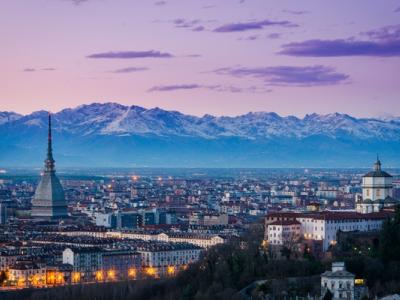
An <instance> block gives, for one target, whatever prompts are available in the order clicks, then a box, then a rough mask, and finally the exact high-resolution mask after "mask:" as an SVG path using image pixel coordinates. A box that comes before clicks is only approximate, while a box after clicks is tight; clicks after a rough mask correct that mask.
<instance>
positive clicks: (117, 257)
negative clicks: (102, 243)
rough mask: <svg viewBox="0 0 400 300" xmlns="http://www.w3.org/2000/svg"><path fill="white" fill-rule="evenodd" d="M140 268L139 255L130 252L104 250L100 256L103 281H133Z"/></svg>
mask: <svg viewBox="0 0 400 300" xmlns="http://www.w3.org/2000/svg"><path fill="white" fill-rule="evenodd" d="M140 268H141V261H140V254H139V253H138V252H135V251H131V250H108V251H107V250H106V251H104V252H103V254H102V272H103V278H104V279H105V280H122V279H135V278H137V276H138V275H139V272H140Z"/></svg>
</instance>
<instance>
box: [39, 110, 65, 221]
mask: <svg viewBox="0 0 400 300" xmlns="http://www.w3.org/2000/svg"><path fill="white" fill-rule="evenodd" d="M48 122H49V123H48V126H49V127H48V138H47V157H46V160H45V161H44V162H45V167H44V170H43V175H42V178H41V179H40V182H39V185H38V186H37V188H36V192H35V195H34V197H33V200H32V212H31V216H32V217H35V218H65V217H68V212H67V204H66V202H65V195H64V190H63V187H62V186H61V183H60V180H59V179H58V177H57V175H56V171H55V168H54V163H55V161H54V159H53V149H52V136H51V115H50V114H49V121H48Z"/></svg>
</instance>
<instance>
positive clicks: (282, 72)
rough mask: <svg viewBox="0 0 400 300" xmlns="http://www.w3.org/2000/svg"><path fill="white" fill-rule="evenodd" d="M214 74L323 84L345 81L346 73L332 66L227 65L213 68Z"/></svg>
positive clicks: (276, 82)
mask: <svg viewBox="0 0 400 300" xmlns="http://www.w3.org/2000/svg"><path fill="white" fill-rule="evenodd" d="M214 72H215V73H216V74H220V75H230V76H234V77H241V78H242V77H254V78H259V79H261V80H262V81H264V82H265V83H266V84H267V85H270V86H323V85H335V84H340V83H344V82H346V80H347V79H348V78H349V76H348V75H346V74H343V73H338V72H336V71H335V70H334V69H333V68H330V67H326V66H321V65H316V66H305V67H295V66H275V67H255V68H246V67H241V66H239V67H228V68H220V69H217V70H214Z"/></svg>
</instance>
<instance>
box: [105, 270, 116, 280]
mask: <svg viewBox="0 0 400 300" xmlns="http://www.w3.org/2000/svg"><path fill="white" fill-rule="evenodd" d="M107 278H108V279H111V280H114V279H115V271H114V270H109V271H108V272H107Z"/></svg>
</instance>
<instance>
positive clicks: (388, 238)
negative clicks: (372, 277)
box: [380, 205, 400, 262]
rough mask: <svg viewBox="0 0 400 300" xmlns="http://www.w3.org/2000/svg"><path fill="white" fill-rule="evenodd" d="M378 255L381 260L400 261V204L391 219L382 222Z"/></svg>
mask: <svg viewBox="0 0 400 300" xmlns="http://www.w3.org/2000/svg"><path fill="white" fill-rule="evenodd" d="M380 256H381V258H382V260H383V261H385V262H388V261H393V260H394V261H400V205H398V206H397V207H396V211H395V215H394V217H393V218H392V219H389V220H387V221H386V222H385V223H384V224H383V228H382V234H381V243H380Z"/></svg>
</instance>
